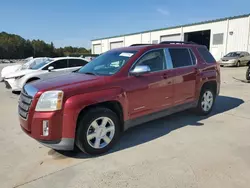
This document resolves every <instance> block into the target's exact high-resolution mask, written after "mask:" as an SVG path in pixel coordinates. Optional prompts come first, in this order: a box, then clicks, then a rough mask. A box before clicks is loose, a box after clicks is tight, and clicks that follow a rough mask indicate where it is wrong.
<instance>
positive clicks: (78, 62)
mask: <svg viewBox="0 0 250 188" xmlns="http://www.w3.org/2000/svg"><path fill="white" fill-rule="evenodd" d="M87 63H88V62H87V61H85V60H83V59H69V64H68V70H69V71H74V70H77V69H79V68H81V67H82V66H84V65H86V64H87Z"/></svg>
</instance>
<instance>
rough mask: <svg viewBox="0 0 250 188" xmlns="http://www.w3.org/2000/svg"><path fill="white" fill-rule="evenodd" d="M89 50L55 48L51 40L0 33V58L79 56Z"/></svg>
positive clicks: (70, 47) (68, 47) (87, 52)
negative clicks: (49, 41)
mask: <svg viewBox="0 0 250 188" xmlns="http://www.w3.org/2000/svg"><path fill="white" fill-rule="evenodd" d="M90 53H91V50H87V49H85V48H82V47H81V48H77V47H72V46H67V47H64V48H55V47H54V44H53V43H52V42H51V43H50V44H47V43H46V42H44V41H43V40H32V41H30V40H25V39H24V38H22V37H20V36H19V35H14V34H8V33H6V32H1V33H0V59H22V58H27V57H31V56H33V57H60V56H81V55H84V54H90Z"/></svg>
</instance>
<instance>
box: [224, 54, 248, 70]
mask: <svg viewBox="0 0 250 188" xmlns="http://www.w3.org/2000/svg"><path fill="white" fill-rule="evenodd" d="M249 62H250V54H249V53H248V52H240V51H239V52H230V53H228V54H227V55H225V56H224V57H223V58H221V59H220V62H219V63H220V65H221V66H236V67H240V66H243V65H244V66H245V65H247V64H248V63H249Z"/></svg>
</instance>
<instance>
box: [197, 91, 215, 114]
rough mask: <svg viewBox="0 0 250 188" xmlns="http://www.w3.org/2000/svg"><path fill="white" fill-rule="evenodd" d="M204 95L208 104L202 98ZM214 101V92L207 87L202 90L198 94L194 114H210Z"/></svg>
mask: <svg viewBox="0 0 250 188" xmlns="http://www.w3.org/2000/svg"><path fill="white" fill-rule="evenodd" d="M205 95H206V96H207V97H209V98H210V100H209V101H210V102H208V101H205V98H204V97H205ZM214 101H215V92H214V91H213V90H212V89H211V88H208V87H205V88H203V89H202V90H201V93H200V97H199V102H198V105H197V107H196V109H195V111H196V113H197V114H198V115H202V116H206V115H208V114H210V112H211V111H212V109H213V106H214ZM205 106H206V107H205Z"/></svg>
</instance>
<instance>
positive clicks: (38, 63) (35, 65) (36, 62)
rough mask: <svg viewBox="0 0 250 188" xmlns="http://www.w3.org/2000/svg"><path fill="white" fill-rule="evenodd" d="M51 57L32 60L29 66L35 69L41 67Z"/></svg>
mask: <svg viewBox="0 0 250 188" xmlns="http://www.w3.org/2000/svg"><path fill="white" fill-rule="evenodd" d="M51 61H52V59H39V60H34V62H33V63H31V64H30V66H29V68H30V69H32V70H37V69H40V68H41V67H43V66H44V65H46V64H48V63H49V62H51Z"/></svg>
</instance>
